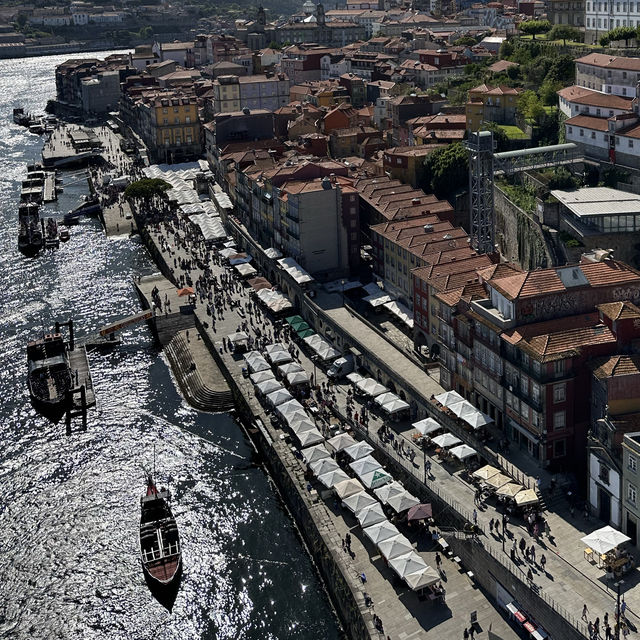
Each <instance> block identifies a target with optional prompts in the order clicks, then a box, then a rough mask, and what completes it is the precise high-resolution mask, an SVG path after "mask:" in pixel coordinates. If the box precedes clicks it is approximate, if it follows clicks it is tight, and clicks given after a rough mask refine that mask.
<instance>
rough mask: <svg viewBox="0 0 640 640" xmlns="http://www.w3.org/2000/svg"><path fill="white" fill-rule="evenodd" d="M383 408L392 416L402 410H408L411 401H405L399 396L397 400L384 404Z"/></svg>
mask: <svg viewBox="0 0 640 640" xmlns="http://www.w3.org/2000/svg"><path fill="white" fill-rule="evenodd" d="M382 410H383V411H385V412H386V413H388V414H389V415H390V416H392V415H394V414H396V413H400V412H401V411H408V410H409V403H408V402H405V401H404V400H402V399H401V398H397V399H396V400H391V402H386V403H385V404H383V405H382Z"/></svg>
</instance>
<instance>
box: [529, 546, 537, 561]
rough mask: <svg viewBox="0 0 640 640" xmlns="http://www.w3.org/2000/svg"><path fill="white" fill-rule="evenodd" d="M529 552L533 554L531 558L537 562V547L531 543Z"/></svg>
mask: <svg viewBox="0 0 640 640" xmlns="http://www.w3.org/2000/svg"><path fill="white" fill-rule="evenodd" d="M529 554H530V555H531V559H532V560H533V562H534V564H535V562H536V548H535V547H534V546H533V545H531V549H529Z"/></svg>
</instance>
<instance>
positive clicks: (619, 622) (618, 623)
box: [613, 580, 624, 640]
mask: <svg viewBox="0 0 640 640" xmlns="http://www.w3.org/2000/svg"><path fill="white" fill-rule="evenodd" d="M622 584H624V580H618V582H616V583H615V584H614V585H613V586H614V587H616V589H617V596H616V640H620V627H621V625H622V615H621V613H620V586H621V585H622Z"/></svg>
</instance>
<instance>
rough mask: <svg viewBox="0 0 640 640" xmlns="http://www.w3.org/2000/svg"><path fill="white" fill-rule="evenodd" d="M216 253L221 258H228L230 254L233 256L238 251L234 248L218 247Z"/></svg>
mask: <svg viewBox="0 0 640 640" xmlns="http://www.w3.org/2000/svg"><path fill="white" fill-rule="evenodd" d="M218 253H219V254H220V255H221V256H222V257H223V258H226V259H227V260H228V259H229V258H230V257H231V256H235V255H236V254H237V253H238V251H237V249H235V248H231V247H225V248H224V249H220V251H218Z"/></svg>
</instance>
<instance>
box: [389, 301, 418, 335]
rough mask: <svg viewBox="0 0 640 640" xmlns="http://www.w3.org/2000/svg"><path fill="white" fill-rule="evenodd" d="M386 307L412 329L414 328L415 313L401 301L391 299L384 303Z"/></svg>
mask: <svg viewBox="0 0 640 640" xmlns="http://www.w3.org/2000/svg"><path fill="white" fill-rule="evenodd" d="M384 308H385V309H387V310H389V311H390V312H391V313H392V314H393V315H394V316H396V318H398V320H400V321H401V322H404V324H406V325H407V326H408V327H409V328H410V329H413V314H412V313H411V311H409V309H408V307H405V306H404V305H403V304H402V303H401V302H398V301H396V300H391V301H390V302H385V303H384Z"/></svg>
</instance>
